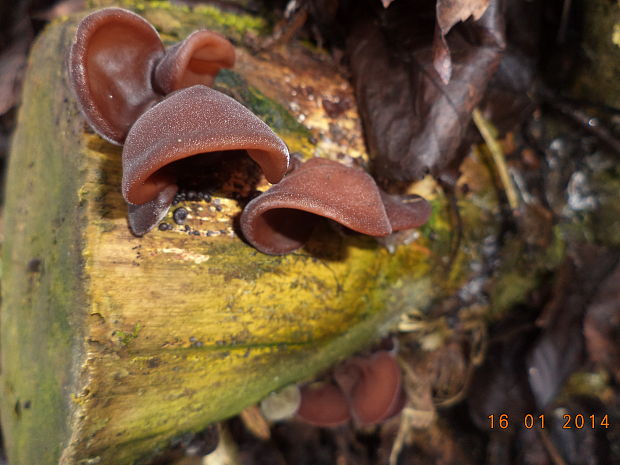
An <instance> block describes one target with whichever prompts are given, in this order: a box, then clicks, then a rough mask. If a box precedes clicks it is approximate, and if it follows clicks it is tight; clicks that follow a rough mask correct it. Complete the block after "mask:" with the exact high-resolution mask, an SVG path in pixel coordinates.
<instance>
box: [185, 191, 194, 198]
mask: <svg viewBox="0 0 620 465" xmlns="http://www.w3.org/2000/svg"><path fill="white" fill-rule="evenodd" d="M187 200H196V191H188V193H187Z"/></svg>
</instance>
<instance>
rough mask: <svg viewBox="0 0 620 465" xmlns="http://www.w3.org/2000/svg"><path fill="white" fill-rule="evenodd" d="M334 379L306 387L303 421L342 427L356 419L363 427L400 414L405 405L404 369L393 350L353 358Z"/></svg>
mask: <svg viewBox="0 0 620 465" xmlns="http://www.w3.org/2000/svg"><path fill="white" fill-rule="evenodd" d="M333 378H334V380H335V383H332V382H323V383H315V384H310V385H308V386H305V387H303V388H302V390H301V404H300V407H299V410H298V411H297V417H298V418H299V419H300V420H302V421H304V422H306V423H310V424H312V425H315V426H338V425H342V424H344V423H346V422H347V421H349V419H351V418H353V419H354V420H355V421H356V422H357V423H358V424H360V425H372V424H376V423H380V422H382V421H384V420H387V419H388V418H390V417H392V416H394V415H396V414H397V413H398V412H400V410H401V409H402V408H403V406H404V401H405V395H404V391H403V389H402V380H401V373H400V367H399V366H398V362H397V361H396V358H395V357H394V354H392V353H391V352H389V351H386V350H381V351H378V352H375V353H374V354H372V355H371V356H370V357H353V358H351V359H349V360H347V361H345V362H344V363H342V364H341V365H339V366H338V367H336V369H335V372H334V375H333Z"/></svg>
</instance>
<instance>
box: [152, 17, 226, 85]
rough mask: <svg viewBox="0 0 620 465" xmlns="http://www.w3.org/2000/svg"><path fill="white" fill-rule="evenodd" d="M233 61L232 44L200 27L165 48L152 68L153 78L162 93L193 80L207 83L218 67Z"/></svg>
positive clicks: (210, 80)
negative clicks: (180, 40) (182, 39)
mask: <svg viewBox="0 0 620 465" xmlns="http://www.w3.org/2000/svg"><path fill="white" fill-rule="evenodd" d="M234 64H235V49H234V47H233V46H232V44H231V43H230V42H229V41H228V40H227V39H226V38H224V37H223V36H221V35H220V34H218V33H216V32H212V31H207V30H204V29H203V30H200V31H194V32H192V33H191V34H190V35H189V36H187V38H186V39H185V40H184V41H183V42H179V43H178V44H176V45H173V46H172V47H170V48H168V49H167V50H166V54H165V55H164V57H163V58H162V59H161V60H160V62H159V63H158V64H157V67H156V68H155V75H154V80H155V84H156V87H157V89H158V90H159V91H160V92H162V93H164V94H169V93H171V92H173V91H175V90H178V89H183V88H186V87H191V86H193V85H196V84H203V85H205V86H211V85H213V81H215V77H216V76H217V73H218V72H219V70H220V69H221V68H232V67H233V65H234Z"/></svg>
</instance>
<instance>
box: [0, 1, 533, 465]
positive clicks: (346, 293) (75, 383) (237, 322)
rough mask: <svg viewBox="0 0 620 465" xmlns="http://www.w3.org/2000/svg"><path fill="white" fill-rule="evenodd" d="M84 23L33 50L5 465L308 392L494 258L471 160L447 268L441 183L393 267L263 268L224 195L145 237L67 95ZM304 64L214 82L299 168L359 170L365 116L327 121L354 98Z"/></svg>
mask: <svg viewBox="0 0 620 465" xmlns="http://www.w3.org/2000/svg"><path fill="white" fill-rule="evenodd" d="M145 5H146V6H143V7H140V5H138V6H137V7H136V9H140V8H144V12H146V11H147V9H148V11H150V12H151V17H152V18H155V19H152V20H153V22H154V23H155V26H156V27H158V28H159V29H160V30H164V29H165V28H166V25H162V24H159V23H157V18H159V19H160V20H162V19H161V18H164V19H163V20H162V21H168V18H169V17H170V16H171V15H172V16H174V17H175V18H177V20H178V21H179V23H181V24H186V23H191V21H194V23H196V24H198V23H200V22H201V21H203V20H204V18H202V16H199V17H198V19H197V18H196V16H195V15H197V14H198V15H203V16H204V15H206V14H207V13H208V12H207V13H205V12H199V11H192V10H191V9H188V8H186V7H173V6H170V5H167V4H164V3H161V2H157V4H145ZM209 11H210V10H209ZM201 18H202V19H201ZM185 19H187V21H185ZM75 24H76V22H75V20H68V21H64V22H59V23H56V24H54V25H53V26H52V27H50V28H48V29H47V30H46V31H45V33H44V34H42V35H41V37H40V38H39V40H38V41H37V43H36V45H35V47H34V48H33V52H32V55H31V59H30V68H29V72H28V77H27V80H26V84H25V89H24V98H23V102H24V103H23V106H22V108H21V110H20V115H19V126H18V130H17V132H16V135H15V139H14V145H13V148H12V157H11V161H10V166H9V173H8V185H7V203H6V219H5V222H6V226H5V229H6V243H5V247H4V250H3V252H4V259H3V260H4V272H3V273H4V275H3V276H4V278H3V282H2V286H3V288H2V294H3V303H2V304H3V305H2V327H1V331H2V334H1V336H2V347H1V348H2V351H1V352H2V404H1V406H2V427H3V431H4V434H5V439H6V442H5V444H6V447H7V450H8V453H9V459H10V463H11V464H19V465H22V464H23V465H29V464H33V465H35V464H36V465H46V464H50V465H51V464H56V463H59V462H60V463H63V464H114V465H123V464H130V463H135V462H137V461H140V460H142V459H144V458H145V457H148V456H149V455H151V454H152V453H154V452H155V451H156V450H157V449H159V448H162V447H165V446H166V445H167V444H168V443H169V442H170V440H172V439H174V438H175V437H176V436H178V435H181V434H183V433H185V432H188V431H197V430H199V429H201V428H203V427H205V426H206V425H207V424H209V423H211V422H213V421H217V420H219V419H222V418H225V417H227V416H230V415H233V414H235V413H236V412H238V411H239V410H240V409H242V408H244V407H245V406H247V405H250V404H252V403H254V402H256V401H257V400H259V399H260V398H262V397H263V396H265V395H266V394H268V393H269V392H270V391H272V390H275V389H277V388H279V387H281V386H284V385H286V384H288V383H291V382H296V381H299V380H303V379H307V378H309V377H311V376H312V375H314V374H315V373H317V372H319V371H320V370H322V369H324V368H326V367H328V366H329V365H331V364H332V363H334V362H335V361H337V360H339V359H341V358H343V357H346V356H347V355H349V354H351V353H352V352H354V351H356V350H357V349H359V348H360V347H363V346H365V345H366V344H368V343H369V342H370V341H372V340H373V339H374V338H375V337H377V336H378V335H380V334H383V333H385V331H387V329H388V328H390V327H391V326H392V324H393V323H394V322H395V321H396V320H397V319H398V317H399V315H401V314H402V313H404V312H407V311H410V310H413V309H422V310H425V309H426V308H428V307H429V306H430V305H431V304H432V303H433V302H435V301H437V300H439V299H442V298H445V297H450V296H451V295H453V294H454V293H455V292H457V291H458V289H459V288H461V287H462V286H463V285H465V284H466V283H467V282H468V281H469V280H471V279H472V278H473V277H475V276H476V272H475V271H474V269H473V267H472V266H471V264H472V263H474V262H476V263H480V262H481V261H483V260H484V257H483V252H482V243H483V241H484V240H485V238H489V237H493V236H494V235H496V234H497V229H498V226H497V223H498V222H497V215H498V207H497V200H496V197H495V196H494V195H493V193H492V186H491V181H490V179H489V177H488V176H486V177H485V176H484V172H485V169H486V168H485V166H484V165H483V164H482V163H480V162H479V161H476V160H472V161H471V162H470V163H469V165H466V170H468V172H469V173H470V175H469V176H470V181H469V184H470V188H469V190H468V193H467V194H463V195H462V197H460V198H459V202H460V203H461V204H462V205H463V207H464V209H465V210H466V214H465V215H464V219H465V226H466V229H465V233H464V237H463V241H462V244H461V245H462V246H461V248H460V249H459V250H458V253H457V254H456V256H455V257H456V259H455V260H454V264H453V266H452V267H451V268H448V267H447V258H448V257H449V256H450V254H451V248H450V244H452V243H453V237H454V227H453V225H452V222H451V221H450V215H449V211H448V208H447V202H446V201H445V198H444V197H443V195H441V194H440V192H439V190H438V189H437V186H436V185H435V184H433V183H432V182H428V184H429V185H430V187H429V188H428V189H427V192H426V193H428V194H429V198H430V199H431V200H432V202H433V208H434V212H433V215H432V218H431V220H430V221H429V223H428V225H426V226H425V227H423V228H421V231H420V232H421V235H420V237H419V238H418V239H417V240H416V241H415V242H413V243H411V244H410V245H407V246H400V247H398V248H397V249H396V251H395V252H394V253H390V252H388V251H387V250H386V249H385V248H383V247H380V246H378V245H377V244H376V243H375V242H374V240H371V239H367V238H360V237H356V236H347V235H339V234H337V233H335V232H334V231H332V230H330V229H329V228H323V229H322V230H320V231H317V233H316V234H315V235H314V237H313V239H312V241H311V243H310V244H309V245H308V246H307V247H306V248H305V249H303V250H301V251H299V252H297V253H294V254H290V255H288V256H284V257H271V256H266V255H263V254H260V253H258V252H256V251H255V250H254V249H252V248H251V247H249V246H248V245H246V244H245V243H244V242H242V241H241V240H240V239H239V238H238V237H237V236H236V234H235V232H234V228H233V224H232V218H233V217H234V216H235V215H237V214H238V212H239V205H238V204H237V202H235V201H233V200H232V199H230V198H220V199H218V201H219V202H220V204H219V210H221V211H218V208H215V206H214V205H213V204H211V205H207V204H204V203H199V202H194V203H192V202H188V203H186V204H185V205H184V206H185V207H186V208H187V209H188V210H189V212H190V216H189V220H188V224H189V225H190V226H191V228H192V229H193V230H196V231H199V232H200V236H194V235H189V234H187V233H186V232H184V230H183V228H181V227H175V228H173V229H172V230H169V231H159V230H155V231H152V232H150V233H149V234H147V235H146V236H145V237H143V238H136V237H133V236H132V235H131V234H130V233H129V231H128V229H127V224H126V219H125V214H126V207H125V204H124V202H123V200H122V197H121V195H120V192H119V190H120V189H119V185H120V176H121V173H120V149H119V148H118V147H114V146H112V145H110V144H108V143H107V142H105V141H103V140H102V139H101V138H99V137H98V136H96V135H94V134H92V133H90V132H88V131H85V126H84V122H83V118H82V117H81V115H80V114H79V112H78V110H77V107H76V104H75V101H74V99H73V97H72V96H71V94H70V92H69V90H68V88H67V86H66V84H65V80H64V70H63V63H64V51H65V50H66V47H67V45H68V44H69V42H70V40H71V37H72V35H73V32H74V30H75ZM192 24H193V23H192ZM167 27H168V31H167V33H169V34H171V35H174V28H173V27H171V26H170V25H169V24H168V26H167ZM303 50H304V48H303V47H296V46H295V45H294V44H293V45H291V46H290V47H289V49H288V51H287V52H278V53H279V55H277V56H273V55H269V54H267V53H264V54H255V53H249V52H247V51H245V50H244V49H242V48H239V49H238V52H239V53H238V64H237V67H236V70H235V71H229V72H225V73H223V74H222V76H221V77H220V79H218V81H217V82H216V85H217V87H218V88H220V89H221V90H223V91H225V92H227V93H229V94H231V95H233V96H235V97H236V98H239V99H240V100H242V101H243V103H244V104H246V105H248V106H249V107H250V108H251V109H252V110H253V111H255V112H257V113H258V114H260V115H261V116H263V117H264V118H265V119H266V120H267V121H268V122H269V123H270V124H271V125H272V126H273V127H274V129H275V130H276V131H277V132H278V133H279V134H280V135H281V136H282V137H283V138H284V139H285V140H286V142H287V144H288V145H289V146H290V147H291V148H294V149H295V150H297V151H300V152H301V153H302V154H303V155H304V156H305V157H308V156H312V155H321V156H329V157H332V158H342V159H343V162H348V163H352V162H354V161H355V160H358V162H361V163H362V164H363V163H364V157H365V154H364V152H363V142H362V137H361V133H360V128H359V121H358V119H357V114H356V112H355V108H352V107H349V108H346V109H344V110H343V113H342V114H341V115H339V116H338V117H337V118H331V117H329V116H328V115H326V114H325V112H324V110H323V107H322V105H321V99H323V98H328V99H332V98H333V99H339V98H341V97H343V96H346V97H347V98H349V99H352V94H351V89H350V87H349V86H348V85H347V84H346V82H345V81H344V80H343V79H342V77H340V76H338V75H337V74H336V73H335V72H333V71H332V70H330V68H328V67H326V66H320V65H319V64H320V63H321V62H320V61H319V60H316V61H313V60H312V58H311V57H310V58H309V57H307V56H305V55H303V54H304V53H305V52H303ZM280 53H282V54H284V55H281V54H280ZM287 53H288V55H286V54H287ZM288 63H293V64H296V65H289V64H288ZM351 101H352V100H351ZM289 113H290V114H289ZM301 122H303V125H302V124H300V123H301ZM264 187H265V185H264V184H262V187H261V188H264ZM167 221H168V222H170V216H169V217H168V218H167ZM207 231H211V232H214V233H215V234H212V235H211V236H210V237H206V233H207ZM511 260H513V261H514V262H516V261H517V260H521V263H520V265H519V267H520V268H518V269H522V268H523V267H528V269H533V268H532V267H531V264H530V263H528V262H524V261H523V260H522V259H519V258H518V257H509V259H508V260H507V261H508V262H509V263H510V261H511ZM536 276H537V275H536V273H531V281H529V282H528V284H529V285H530V288H531V287H533V286H534V285H535V282H536ZM518 298H519V297H518V296H517V297H514V296H513V297H511V299H509V300H510V302H512V301H514V300H516V299H518ZM508 304H509V303H506V305H508Z"/></svg>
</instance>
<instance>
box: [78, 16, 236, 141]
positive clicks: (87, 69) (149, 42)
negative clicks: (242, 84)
mask: <svg viewBox="0 0 620 465" xmlns="http://www.w3.org/2000/svg"><path fill="white" fill-rule="evenodd" d="M234 63H235V49H234V47H233V46H232V44H231V43H230V42H229V41H228V40H226V39H225V38H224V37H222V36H221V35H219V34H217V33H215V32H211V31H207V30H200V31H195V32H193V33H192V34H190V35H189V36H188V37H187V38H186V39H185V40H184V41H182V42H180V43H178V44H176V45H173V46H172V47H169V48H168V49H167V50H165V49H164V45H163V43H162V41H161V39H160V38H159V34H158V33H157V31H156V30H155V28H154V27H153V26H151V24H149V23H148V22H147V21H146V20H144V19H143V18H141V17H140V16H138V15H136V14H135V13H132V12H131V11H128V10H124V9H122V8H105V9H103V10H98V11H96V12H94V13H91V14H90V15H88V16H86V17H85V18H84V19H83V20H82V21H81V22H80V24H79V25H78V28H77V31H76V34H75V38H74V40H73V44H72V46H71V50H70V53H69V78H70V81H71V85H72V87H73V89H74V91H75V94H76V96H77V99H78V102H79V103H80V107H81V109H82V112H83V113H84V116H85V117H86V119H87V121H88V123H89V124H90V125H91V126H92V127H93V129H94V130H95V131H96V132H97V133H98V134H99V135H101V136H102V137H103V138H105V139H107V140H108V141H110V142H113V143H115V144H119V145H120V144H122V143H123V141H124V140H125V137H126V135H127V132H128V131H129V129H130V128H131V126H132V125H133V123H134V122H135V121H136V120H137V119H138V117H139V116H140V115H141V114H142V113H144V112H145V111H146V110H147V109H149V108H150V107H152V106H153V105H155V104H156V103H157V102H159V101H160V100H162V99H163V98H164V96H165V95H167V94H169V93H171V92H173V91H175V90H178V89H182V88H185V87H190V86H193V85H196V84H203V85H207V86H210V85H212V84H213V81H214V80H215V76H216V75H217V73H218V71H219V70H220V69H221V68H231V67H232V66H233V65H234Z"/></svg>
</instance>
